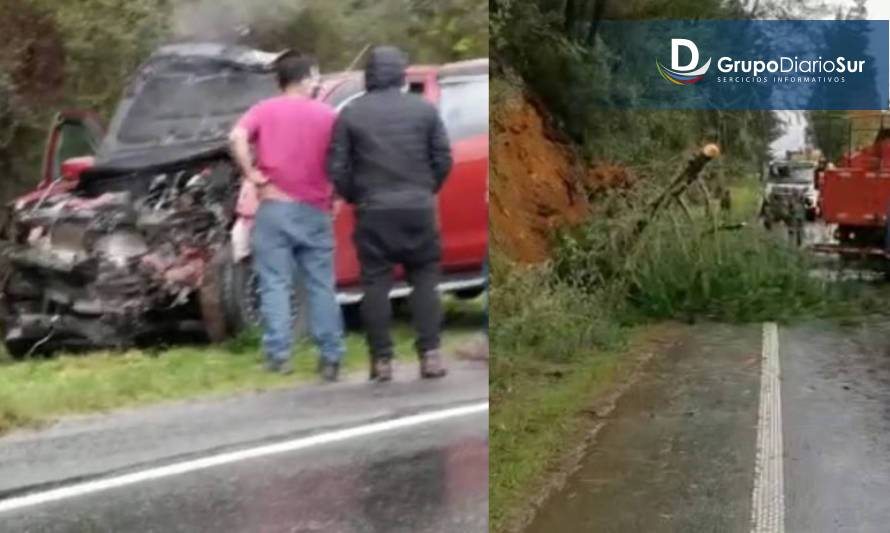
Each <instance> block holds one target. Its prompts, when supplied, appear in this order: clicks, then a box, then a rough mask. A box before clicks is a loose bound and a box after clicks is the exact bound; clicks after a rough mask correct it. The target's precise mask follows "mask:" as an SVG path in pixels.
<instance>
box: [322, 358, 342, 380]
mask: <svg viewBox="0 0 890 533" xmlns="http://www.w3.org/2000/svg"><path fill="white" fill-rule="evenodd" d="M318 375H319V376H321V379H322V381H325V382H327V383H333V382H335V381H337V379H339V377H340V363H332V362H330V361H326V360H321V361H319V362H318Z"/></svg>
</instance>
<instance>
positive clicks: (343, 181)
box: [327, 110, 355, 204]
mask: <svg viewBox="0 0 890 533" xmlns="http://www.w3.org/2000/svg"><path fill="white" fill-rule="evenodd" d="M344 115H346V111H345V110H344V111H343V112H342V113H341V114H340V116H339V117H338V118H337V121H336V122H335V123H334V131H333V133H332V134H331V145H330V146H329V147H328V165H327V166H328V176H330V178H331V182H333V184H334V189H336V191H337V194H339V195H340V197H342V198H343V199H344V200H346V201H347V202H349V203H351V204H354V203H355V183H354V181H353V175H352V139H351V138H350V135H349V125H348V124H347V118H346V116H344Z"/></svg>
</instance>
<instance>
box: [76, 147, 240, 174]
mask: <svg viewBox="0 0 890 533" xmlns="http://www.w3.org/2000/svg"><path fill="white" fill-rule="evenodd" d="M110 155H111V157H108V158H105V159H99V158H97V159H96V164H95V166H93V167H92V168H90V169H89V170H87V171H85V172H84V173H83V174H82V175H81V179H86V180H88V179H90V178H91V177H93V176H103V177H106V176H109V175H113V174H129V173H131V172H135V171H150V170H156V169H164V168H168V167H175V166H181V165H186V164H189V163H198V162H202V161H205V160H208V159H219V158H221V157H228V144H227V143H226V142H225V141H222V140H221V141H216V142H207V143H197V144H185V145H181V146H176V145H174V146H164V147H158V148H153V149H147V150H134V151H119V152H116V153H112V154H110Z"/></svg>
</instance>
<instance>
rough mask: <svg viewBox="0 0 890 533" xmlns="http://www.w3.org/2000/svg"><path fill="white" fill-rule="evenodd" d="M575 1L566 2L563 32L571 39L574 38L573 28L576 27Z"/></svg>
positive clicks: (567, 0) (568, 0)
mask: <svg viewBox="0 0 890 533" xmlns="http://www.w3.org/2000/svg"><path fill="white" fill-rule="evenodd" d="M575 12H576V9H575V0H566V9H565V13H564V14H563V19H562V20H563V30H564V31H565V34H566V36H567V37H568V38H569V39H572V38H573V37H574V35H573V33H574V32H573V31H572V28H573V27H574V25H575Z"/></svg>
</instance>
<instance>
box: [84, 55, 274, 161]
mask: <svg viewBox="0 0 890 533" xmlns="http://www.w3.org/2000/svg"><path fill="white" fill-rule="evenodd" d="M279 56H280V54H270V53H266V52H261V51H258V50H253V49H250V48H243V47H235V46H226V45H218V44H186V45H174V46H168V47H164V48H161V49H159V50H158V51H157V52H156V53H155V54H153V55H152V56H151V57H150V58H149V59H148V61H146V62H145V63H144V64H143V65H142V66H141V67H140V68H139V69H138V70H137V72H136V73H135V74H134V76H133V78H132V80H131V81H130V83H129V85H128V86H127V89H126V91H125V92H124V94H123V96H122V98H121V100H120V102H119V104H118V107H117V110H116V111H115V113H114V117H113V118H112V120H111V124H110V125H109V128H108V134H107V135H106V136H105V139H104V140H103V143H102V146H101V147H100V149H99V153H98V154H97V157H96V159H97V165H98V167H100V169H101V168H106V169H112V168H122V169H133V168H136V167H139V166H153V165H157V164H165V163H168V162H170V161H176V160H181V159H187V158H190V157H195V156H198V157H200V156H202V155H203V154H205V153H207V152H212V151H216V150H219V148H220V146H222V145H224V144H225V143H226V139H227V137H228V133H229V132H230V131H231V129H232V127H234V125H235V124H236V123H237V121H238V119H239V118H240V117H241V116H242V115H243V114H244V113H245V112H246V111H247V110H248V109H249V108H250V107H251V106H252V105H254V104H256V103H257V102H259V101H260V100H263V99H264V98H268V97H270V96H273V95H275V94H277V92H278V88H277V85H276V81H275V75H274V62H275V59H276V58H277V57H279Z"/></svg>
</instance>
